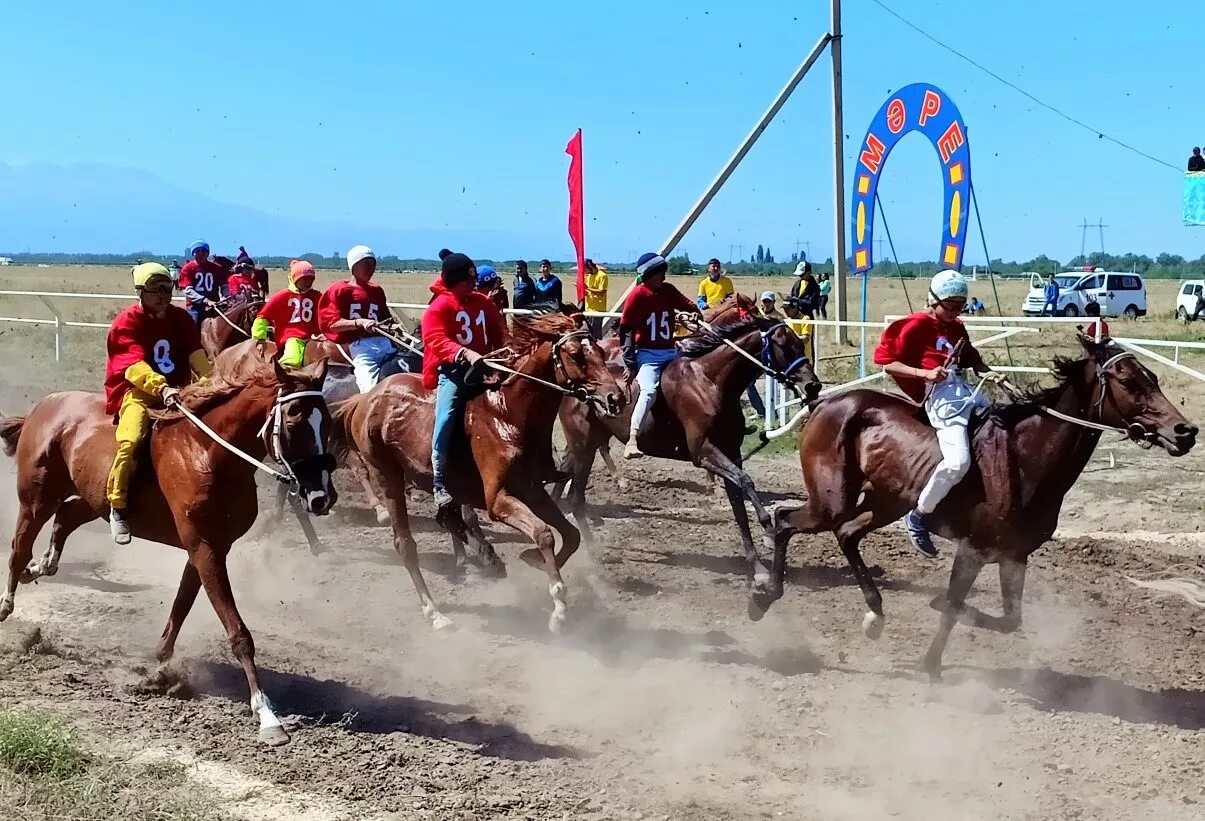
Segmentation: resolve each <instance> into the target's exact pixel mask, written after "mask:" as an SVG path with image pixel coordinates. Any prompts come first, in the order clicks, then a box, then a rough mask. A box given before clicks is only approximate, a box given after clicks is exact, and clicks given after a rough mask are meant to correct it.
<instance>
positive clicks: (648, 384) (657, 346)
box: [619, 254, 699, 459]
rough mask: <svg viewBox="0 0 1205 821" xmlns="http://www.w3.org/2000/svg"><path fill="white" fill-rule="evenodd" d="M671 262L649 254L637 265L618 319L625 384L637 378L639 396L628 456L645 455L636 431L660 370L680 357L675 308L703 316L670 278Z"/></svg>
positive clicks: (656, 384)
mask: <svg viewBox="0 0 1205 821" xmlns="http://www.w3.org/2000/svg"><path fill="white" fill-rule="evenodd" d="M668 272H669V265H668V263H666V261H665V258H664V257H662V256H660V255H659V254H644V255H642V256H641V257H640V259H639V260H638V261H637V263H636V286H635V287H634V288H632V291H631V293H630V294H628V298H627V300H625V301H624V304H623V314H622V315H621V316H620V317H619V338H620V339H621V340H623V366H624V374H623V378H624V384H626V385H628V386H630V385H631V384H632V379H633V378H635V380H636V382H637V384H639V386H640V396H639V397H638V398H637V399H636V406H635V407H634V408H633V409H632V423H631V429H630V433H629V435H628V444H627V445H626V446H625V447H624V449H623V456H624V458H625V459H638V458H640V457H641V456H643V455H644V454H643V453H642V452H641V450H640V447H639V446H638V445H637V444H636V434H637V433H638V432H639V431H640V425H641V424H642V423H643V422H644V417H645V416H646V415H647V414H648V410H649V408H650V407H652V404H653V399H654V398H655V397H656V396H657V386H658V385H659V384H661V372H662V371H663V370H664V369H665V366H666V365H668V364H669V363H670V362H672V361H673V360H675V359H677V357H678V350H677V348H675V347H674V326H675V324H676V323H675V321H674V311H682V312H684V313H690V314H698V313H699V309H698V307H697V306H696V305H695V303H693V302H691V301H690V299H688V298H687V297H686V295H685V294H683V293H682V292H681V291H679V290H678V289H677V288H675V287H674V286H673V285H670V284H669V283H668V282H666V281H665V275H666V274H667V273H668Z"/></svg>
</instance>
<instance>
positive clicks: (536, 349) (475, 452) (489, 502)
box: [332, 314, 624, 632]
mask: <svg viewBox="0 0 1205 821" xmlns="http://www.w3.org/2000/svg"><path fill="white" fill-rule="evenodd" d="M510 347H511V349H512V350H513V351H514V353H515V355H516V359H515V361H514V362H513V363H512V364H511V365H510V366H509V367H511V368H512V369H513V370H515V371H517V372H518V375H515V374H512V375H510V376H508V377H507V378H506V379H505V381H503V382H502V384H501V386H500V387H498V388H496V389H491V390H487V391H486V392H484V393H483V394H481V395H479V396H477V397H475V398H473V399H471V400H469V402H468V405H467V407H466V409H465V414H464V428H465V432H466V433H467V436H466V437H458V438H457V439H458V441H460V442H464V441H467V442H468V443H469V447H468V448H467V449H466V448H463V447H459V448H457V447H453V450H452V453H451V455H450V462H451V464H450V466H449V469H448V491H449V492H450V493H451V494H452V497H453V498H454V499H455V500H456V501H457V502H460V503H461V504H467V505H471V506H473V507H475V508H478V509H481V510H485V511H487V512H488V513H489V516H490V518H491V519H493V520H495V521H499V522H502V523H504V524H507V525H510V526H511V527H513V528H514V529H515V530H517V531H519V532H520V533H522V534H524V535H525V536H527V537H528V538H529V539H531V540H532V542H534V543H535V545H536V547H535V548H533V549H528V550H525V551H523V553H522V555H521V558H522V559H523V560H524V561H525V562H527V563H528V564H530V565H531V566H533V567H536V568H538V569H543V570H544V571H545V572H546V573H547V574H548V586H549V589H548V592H549V595H550V596H551V597H552V601H553V612H552V615H551V616H550V617H549V623H548V624H549V629H550V630H552V631H554V632H556V631H559V630H560V628H561V625H562V624H563V622H564V620H565V593H566V589H565V583H564V581H563V580H562V579H561V574H560V568H561V567H562V566H564V564H565V561H566V560H567V559H568V558H569V557H570V556H572V555H573V553H574V552H575V551H576V550H577V548H578V546H579V544H580V541H581V538H580V536H579V534H578V531H577V529H576V528H575V527H574V526H573V525H572V524H570V523H569V521H568V520H567V519H566V518H565V516H564V515H563V514H562V513H561V511H560V509H559V508H558V507H557V506H556V503H555V502H553V501H552V499H551V498H550V497H549V496H548V493H547V491H546V490H545V488H544V485H545V483H546V482H548V481H550V480H551V479H552V478H554V476H555V474H556V469H555V465H554V464H553V457H552V428H553V425H554V423H555V421H556V414H557V409H558V408H559V406H560V404H561V399H562V397H563V396H564V395H565V393H566V392H572V393H575V394H576V395H577V396H578V397H579V398H580V399H582V400H583V401H589V402H591V403H593V404H595V405H597V406H598V407H599V409H600V412H603V413H615V412H617V411H618V410H619V409H620V408H621V407H622V405H623V402H624V394H623V392H622V391H621V390H620V387H619V385H617V384H616V382H615V378H614V377H613V376H612V375H611V373H610V372H609V371H608V370H607V367H606V362H605V361H604V359H603V355H602V352H601V351H600V350H599V348H598V345H597V343H596V342H594V340H592V339H591V338H590V335H589V332H587V331H585V330H582V329H579V323H578V322H577V321H576V320H574V319H572V318H570V317H567V316H564V315H562V314H545V315H540V316H533V317H516V318H515V320H514V324H513V325H512V331H511V345H510ZM535 380H539V381H535ZM434 414H435V393H434V392H433V391H429V390H427V389H426V388H424V387H423V385H422V381H421V379H420V377H419V376H417V375H410V374H401V375H398V376H393V377H390V378H389V379H387V380H385V381H383V382H381V383H380V384H378V385H377V386H376V387H375V388H374V389H373V390H371V391H369V392H368V393H366V394H361V395H357V396H353V397H352V398H350V399H348V400H347V401H346V402H344V403H343V404H341V405H339V407H338V408H337V409H336V410H335V412H334V421H335V426H334V431H333V437H332V442H333V444H334V448H335V450H336V451H339V450H341V449H347V450H351V451H354V452H356V453H358V454H359V455H360V456H361V457H362V458H363V459H364V462H365V463H366V465H367V467H368V472H369V475H370V477H371V479H372V483H373V484H374V485H376V487H378V488H379V489H381V490H382V491H383V492H384V494H385V505H386V507H387V508H388V510H389V514H390V519H391V521H392V524H393V533H394V547H395V548H396V549H397V551H398V553H399V554H400V555H401V557H402V561H403V562H404V563H405V565H406V569H407V571H409V573H410V578H411V580H412V581H413V582H414V587H415V590H416V591H417V592H418V596H419V601H420V603H421V605H422V609H423V614H424V615H425V616H426V617H427V618H429V619H431V621H432V623H433V625H434V626H435V627H436V628H439V627H444V626H446V625H448V624H450V621H449V620H448V619H447V617H445V616H444V615H443V614H442V613H440V612H439V609H438V607H437V606H436V604H435V601H434V599H433V598H432V596H431V593H430V591H429V590H428V589H427V583H426V581H425V580H424V579H423V575H422V570H421V569H420V568H419V564H418V548H417V545H416V544H415V542H414V538H413V536H412V535H411V533H410V522H409V518H408V515H407V511H406V483H407V480H409V481H410V482H412V483H413V484H414V485H415V486H417V487H419V488H420V489H422V490H423V491H425V492H427V493H430V492H431V487H432V477H431V433H432V429H433V427H434V419H435V415H434ZM440 523H441V524H442V525H443V526H444V527H445V528H446V529H447V530H448V531H449V532H451V533H453V534H456V535H458V536H459V537H460V538H461V539H465V538H467V536H466V534H465V532H464V523H463V522H462V521H460V516H459V515H456V514H453V515H451V516H449V517H448V518H447V520H443V521H441V522H440ZM554 529H555V530H556V531H557V533H559V534H560V536H561V550H560V552H559V553H557V552H555V540H554V537H553V532H552V531H553V530H554Z"/></svg>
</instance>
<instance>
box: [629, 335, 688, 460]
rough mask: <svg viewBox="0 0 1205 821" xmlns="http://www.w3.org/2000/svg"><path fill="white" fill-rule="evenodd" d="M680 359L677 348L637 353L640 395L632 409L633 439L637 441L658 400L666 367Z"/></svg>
mask: <svg viewBox="0 0 1205 821" xmlns="http://www.w3.org/2000/svg"><path fill="white" fill-rule="evenodd" d="M677 358H678V351H677V349H675V348H666V349H664V350H662V349H657V348H642V349H640V350H638V351H636V384H637V385H638V386H639V388H640V395H639V396H638V397H636V405H635V406H634V407H633V408H632V424H631V430H630V432H631V438H632V441H635V440H636V434H637V433H638V432H639V431H640V426H641V424H643V423H644V417H645V416H647V415H648V412H649V408H651V407H652V406H653V400H654V399H655V398H657V386H658V385H660V384H661V372H662V371H663V370H665V366H666V365H668V364H669V363H671V362H673V361H674V360H675V359H677Z"/></svg>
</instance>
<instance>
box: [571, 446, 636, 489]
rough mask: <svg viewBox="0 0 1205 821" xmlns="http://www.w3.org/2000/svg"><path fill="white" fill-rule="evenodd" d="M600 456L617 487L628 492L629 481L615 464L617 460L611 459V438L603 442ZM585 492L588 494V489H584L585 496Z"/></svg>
mask: <svg viewBox="0 0 1205 821" xmlns="http://www.w3.org/2000/svg"><path fill="white" fill-rule="evenodd" d="M598 455H599V456H601V457H602V460H603V464H604V465H606V467H607V472H608V473H609V474H610V475H611V478H613V479H614V480H615V484H616V486H617V487H618V488H619V489H620V490H627V489H628V479H627V477H626V476H624V475H623V471H622V470H620V468H619V467H618V466H617V465H616V464H615V460H614V459H612V458H611V440H610V437H608V438H607V441H605V442H603V443H602V444H601V445H599V446H598ZM585 492H586V489H585V488H582V494H583V495H584V494H585Z"/></svg>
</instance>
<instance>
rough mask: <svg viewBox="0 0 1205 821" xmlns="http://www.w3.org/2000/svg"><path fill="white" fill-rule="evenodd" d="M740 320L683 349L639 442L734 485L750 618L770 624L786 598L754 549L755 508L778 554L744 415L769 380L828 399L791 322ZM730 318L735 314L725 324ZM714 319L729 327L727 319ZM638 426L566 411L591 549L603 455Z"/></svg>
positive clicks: (747, 316) (575, 499) (624, 418)
mask: <svg viewBox="0 0 1205 821" xmlns="http://www.w3.org/2000/svg"><path fill="white" fill-rule="evenodd" d="M747 302H748V301H747ZM748 304H749V305H750V306H751V305H752V303H751V302H748ZM740 313H741V314H742V315H743V318H737V319H735V320H731V321H728V322H727V324H718V325H717V324H711V325H710V329H704V330H701V331H699V332H697V333H695V334H694V335H692V336H689V337H686V338H685V339H683V340H681V341H679V343H678V349H679V351H680V352H681V354H682V355H681V356H680V357H679V358H678V359H677V360H675V361H674V362H672V363H670V365H669V366H668V367H666V369H665V372H664V374H663V375H662V377H661V390H660V392H659V393H658V396H657V400H656V402H655V403H654V404H653V407H652V409H651V411H650V413H649V419H648V420H646V422H645V426H644V428H643V429H642V431H641V432H640V436H639V439H640V449H641V450H642V451H644V452H645V453H646V454H648V455H649V456H660V457H663V458H666V459H677V460H680V461H690V462H693V463H694V464H695V465H696V466H698V467H701V468H703V469H704V470H706V471H707V472H708V473H710V474H712V475H713V476H716V477H719V478H720V479H723V480H724V489H725V490H726V491H727V494H728V501H729V504H730V505H731V506H732V515H733V518H734V519H735V520H736V524H737V527H738V528H739V529H740V533H741V544H742V546H743V547H744V551H745V558H746V559H747V560H748V561H749V567H750V573H751V579H752V587H751V592H752V600H751V602H750V605H749V607H750V613H751V615H752V614H754V613H755V612H756V613H757V614H758V615H759V616H760V613H762V612H764V610H765V608H766V607H768V606H769V603H770V602H771V601H773V600H774V598H777V596H773V595H772V590H771V587H770V585H771V581H772V579H771V575H770V572H769V571H768V570H767V569H766V567H765V565H764V564H763V563H762V560H761V558H760V556H759V555H758V552H757V549H756V547H755V546H754V543H753V534H752V532H751V531H750V529H749V514H748V511H747V510H746V509H745V501H746V500H748V501H749V502H751V503H752V504H753V508H754V510H755V511H756V513H757V519H758V522H759V523H760V524H761V527H762V530H763V541H764V544H765V546H766V547H767V549H769V550H773V547H774V525H773V522H772V520H771V518H770V514H769V512H767V510H766V508H765V506H764V505H762V503H761V499H760V498H759V497H758V495H757V489H756V487H755V486H754V484H753V479H752V478H750V476H749V474H748V473H746V472H745V470H744V469H743V467H742V457H741V442H742V441H743V440H744V436H745V417H744V414H743V413H742V412H741V406H740V401H741V396H743V395H744V393H745V390H746V389H747V388H748V387H749V385H750V384H751V383H752V382H753V380H754V379H756V378H757V377H758V376H761V375H762V374H764V373H766V372H767V371H769V372H772V373H775V374H777V375H778V376H779V377H780V381H782V382H784V383H786V384H787V385H788V386H790V387H791V388H793V389H798V387H799V386H802V389H803V392H804V394H805V396H806V398H807V399H808V400H811V399H814V398H815V397H816V395H817V393H819V391H820V381H819V380H818V379H817V378H816V374H815V372H814V371H813V369H812V365H811V363H810V362H809V361H808V359H807V356H806V355H805V343H804V341H803V340H802V339H801V338H800V337H799V336H798V335H796V334H795V332H794V331H792V330H791V329H790V328H788V327H787V326H786V325H785V324H784V323H782V322H779V321H777V320H774V319H767V318H765V317H762V316H758V315H756V314H751V313H749V312H748V310H744V311H741V312H740ZM727 316H728V314H727V312H725V319H726V318H727ZM714 319H715V320H716V321H720V322H723V321H724V319H721V317H719V316H716V317H715V318H714ZM738 349H739V350H738ZM611 367H612V368H617V369H618V371H619V372H622V370H623V365H622V363H618V364H617V363H616V362H615V360H612V361H611ZM630 421H631V412H630V411H629V412H628V413H624V414H622V415H620V416H615V417H614V418H610V419H602V418H598V417H597V416H596V417H594V418H592V417H591V415H590V412H589V410H588V409H585V408H572V407H567V408H563V409H562V412H561V425H562V427H563V428H564V430H565V440H566V458H565V462H564V463H563V464H562V466H561V467H562V470H566V471H568V472H570V473H572V474H573V489H572V491H571V495H570V506H571V509H572V511H573V514H574V520H575V521H576V523H577V525H578V527H580V528H581V529H582V532H583V534H584V537H585V538H586V539H590V530H589V524H588V523H587V518H588V517H587V514H586V506H585V488H586V483H587V481H588V480H589V477H590V470H591V467H592V466H593V463H594V453H595V451H596V450H597V449H598V448H599V447H605V446H606V443H607V441H608V439H609V438H610V437H612V436H613V437H615V438H616V439H618V440H619V441H621V442H626V441H627V440H628V435H629V424H630ZM780 595H781V594H780Z"/></svg>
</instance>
